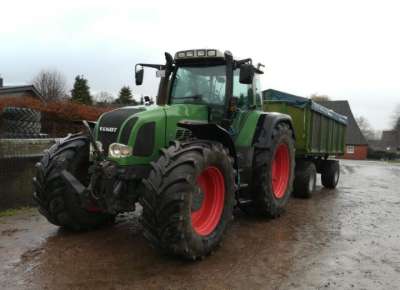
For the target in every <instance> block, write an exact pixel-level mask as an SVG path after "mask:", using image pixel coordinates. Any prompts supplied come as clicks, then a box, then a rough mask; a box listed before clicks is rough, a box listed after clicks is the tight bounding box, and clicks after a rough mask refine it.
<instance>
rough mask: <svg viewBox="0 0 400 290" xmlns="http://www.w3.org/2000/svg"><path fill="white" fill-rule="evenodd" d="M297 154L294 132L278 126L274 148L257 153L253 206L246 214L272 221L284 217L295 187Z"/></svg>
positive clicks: (274, 132) (254, 171)
mask: <svg viewBox="0 0 400 290" xmlns="http://www.w3.org/2000/svg"><path fill="white" fill-rule="evenodd" d="M294 152H295V149H294V139H293V132H292V130H291V129H290V127H289V126H288V125H287V124H286V123H279V124H278V125H277V126H276V127H275V128H274V131H273V133H272V142H271V147H270V148H269V149H259V148H256V149H255V151H254V158H253V181H252V187H251V193H252V201H253V202H252V203H251V204H249V205H246V207H245V209H244V210H245V211H246V212H249V213H251V214H256V215H262V216H267V217H271V218H275V217H278V216H279V215H280V214H281V213H282V211H283V208H284V206H285V205H286V203H287V201H288V199H289V197H290V194H291V192H292V187H293V179H294V165H295V158H294Z"/></svg>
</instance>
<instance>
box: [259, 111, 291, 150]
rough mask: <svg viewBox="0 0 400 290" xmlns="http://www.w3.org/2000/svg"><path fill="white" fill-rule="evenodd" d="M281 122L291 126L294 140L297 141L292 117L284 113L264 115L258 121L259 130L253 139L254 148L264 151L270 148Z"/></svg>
mask: <svg viewBox="0 0 400 290" xmlns="http://www.w3.org/2000/svg"><path fill="white" fill-rule="evenodd" d="M281 122H283V123H286V124H288V125H289V127H290V129H291V130H292V132H293V139H294V140H296V136H295V133H294V128H293V121H292V117H290V116H289V115H286V114H282V113H275V112H272V113H264V114H262V115H261V116H260V118H259V119H258V122H257V128H256V131H255V133H254V137H253V146H254V147H256V148H262V149H268V148H270V147H271V143H272V132H273V129H274V128H275V126H276V125H277V124H278V123H281Z"/></svg>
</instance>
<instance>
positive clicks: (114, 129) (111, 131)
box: [100, 127, 118, 133]
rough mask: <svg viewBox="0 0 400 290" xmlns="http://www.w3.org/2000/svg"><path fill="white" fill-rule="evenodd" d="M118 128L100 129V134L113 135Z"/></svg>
mask: <svg viewBox="0 0 400 290" xmlns="http://www.w3.org/2000/svg"><path fill="white" fill-rule="evenodd" d="M117 129H118V128H114V127H100V132H108V133H115V132H117Z"/></svg>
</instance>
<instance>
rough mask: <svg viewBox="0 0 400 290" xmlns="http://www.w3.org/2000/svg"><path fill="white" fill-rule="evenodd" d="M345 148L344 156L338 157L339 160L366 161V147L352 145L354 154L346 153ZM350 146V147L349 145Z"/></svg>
mask: <svg viewBox="0 0 400 290" xmlns="http://www.w3.org/2000/svg"><path fill="white" fill-rule="evenodd" d="M347 146H348V145H346V146H345V152H346V153H345V154H344V155H342V156H338V158H341V159H354V160H364V159H367V153H368V145H353V146H354V153H348V152H347ZM350 146H351V145H350Z"/></svg>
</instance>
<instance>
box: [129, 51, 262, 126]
mask: <svg viewBox="0 0 400 290" xmlns="http://www.w3.org/2000/svg"><path fill="white" fill-rule="evenodd" d="M165 55H166V64H165V65H153V64H143V63H142V64H138V65H136V69H135V70H136V73H135V76H136V84H137V85H140V84H141V83H142V80H143V73H144V71H143V68H144V67H151V68H156V69H157V76H159V77H161V81H160V86H159V92H158V97H157V103H158V104H159V105H168V106H173V105H181V104H188V105H203V106H206V107H207V110H208V121H209V122H213V123H218V124H223V127H229V126H231V125H232V124H233V123H234V119H235V117H236V116H237V115H238V114H239V115H240V114H241V113H242V112H246V111H249V110H254V109H261V105H262V104H261V91H260V86H259V78H258V75H259V74H262V73H263V72H262V71H261V70H260V67H261V65H259V66H258V67H257V68H256V67H254V66H253V65H252V60H251V59H244V60H234V59H233V57H232V54H231V53H230V52H228V51H226V52H225V53H222V52H221V51H219V50H215V49H197V50H185V51H179V52H177V53H176V54H175V57H174V58H172V56H171V55H170V54H168V53H166V54H165Z"/></svg>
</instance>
